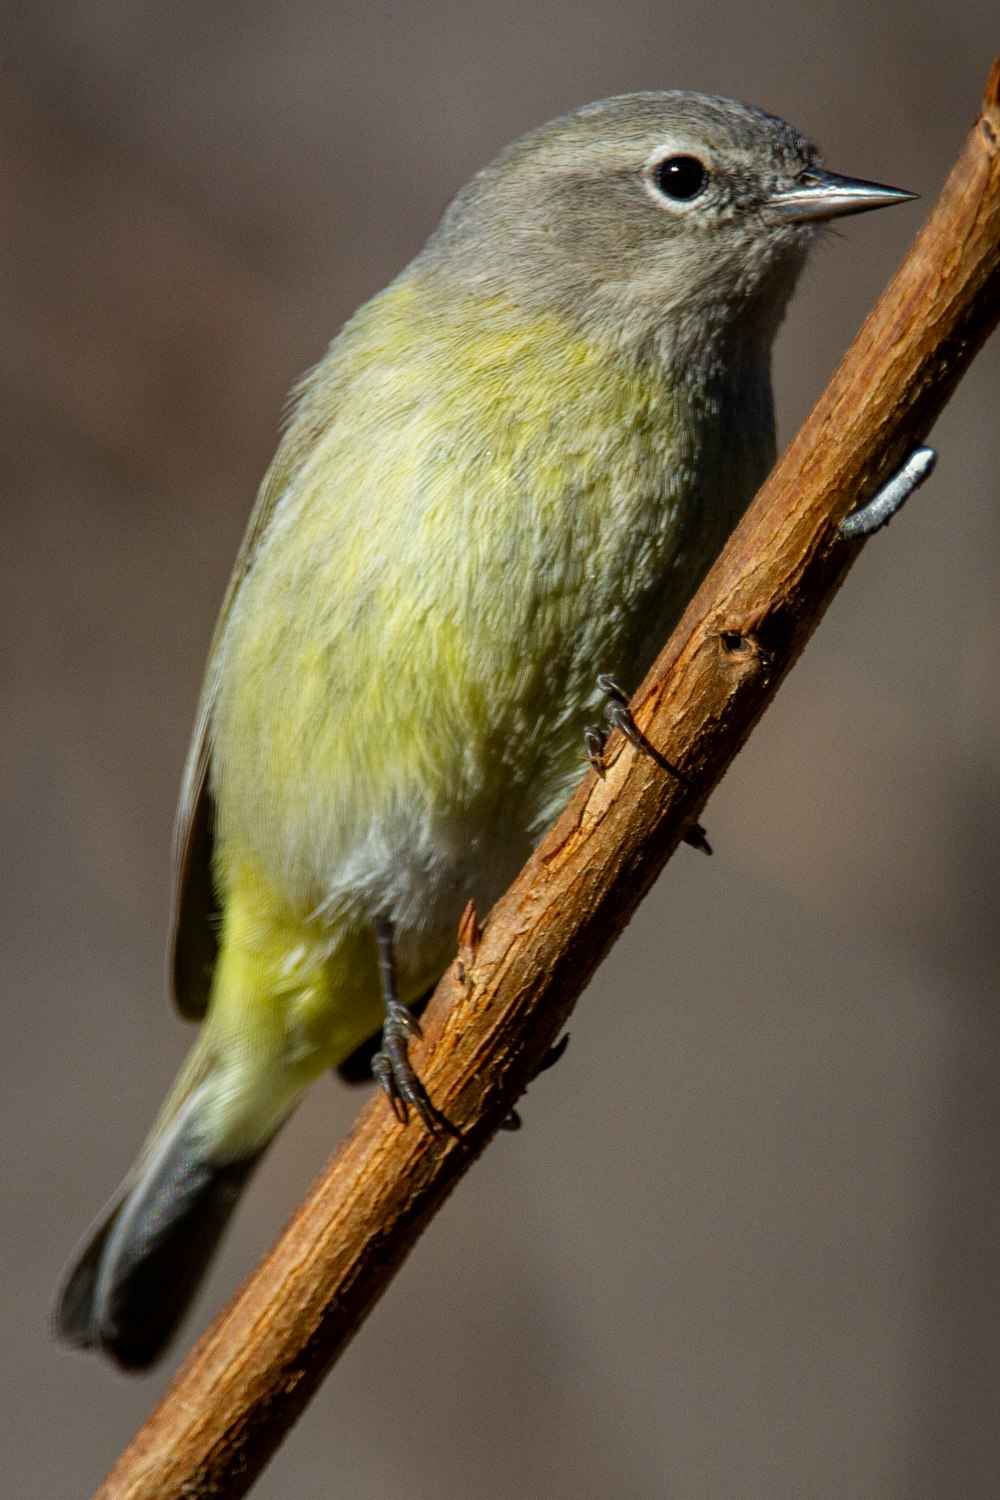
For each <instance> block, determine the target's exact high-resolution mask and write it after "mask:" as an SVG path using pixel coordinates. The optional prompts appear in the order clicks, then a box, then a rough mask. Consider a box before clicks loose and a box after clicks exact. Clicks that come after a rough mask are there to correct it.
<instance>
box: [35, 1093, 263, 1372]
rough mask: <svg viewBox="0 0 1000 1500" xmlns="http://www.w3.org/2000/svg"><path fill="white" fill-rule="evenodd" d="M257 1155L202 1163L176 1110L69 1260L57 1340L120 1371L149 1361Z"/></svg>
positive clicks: (184, 1115) (185, 1302)
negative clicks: (93, 1354)
mask: <svg viewBox="0 0 1000 1500" xmlns="http://www.w3.org/2000/svg"><path fill="white" fill-rule="evenodd" d="M265 1149H266V1147H264V1148H261V1150H260V1151H257V1152H255V1153H254V1154H253V1155H252V1156H250V1157H244V1158H242V1159H240V1160H238V1161H231V1162H223V1163H216V1162H212V1161H209V1160H206V1159H205V1155H204V1148H203V1146H202V1145H201V1143H200V1139H199V1132H198V1131H197V1130H196V1129H195V1127H194V1123H193V1120H192V1111H191V1110H190V1109H184V1110H182V1111H181V1113H180V1115H179V1117H178V1119H177V1121H176V1124H175V1125H174V1127H173V1128H171V1129H168V1130H167V1132H166V1134H165V1135H164V1137H163V1138H162V1139H161V1140H160V1141H159V1142H158V1143H157V1146H156V1149H155V1150H154V1151H153V1152H152V1154H151V1155H150V1157H149V1158H148V1159H147V1160H146V1161H145V1162H143V1163H142V1164H141V1166H140V1168H139V1171H138V1174H137V1176H136V1177H135V1179H132V1180H129V1181H127V1182H126V1184H125V1185H124V1187H123V1189H122V1190H121V1192H120V1193H119V1194H118V1196H117V1198H116V1199H115V1200H114V1201H113V1203H112V1204H111V1206H110V1208H109V1209H108V1210H107V1212H106V1213H105V1214H104V1216H103V1218H102V1219H101V1220H100V1222H99V1223H98V1224H97V1226H96V1227H95V1229H93V1230H92V1231H91V1233H90V1235H89V1236H88V1238H87V1240H86V1241H85V1243H84V1245H83V1248H82V1249H81V1250H80V1252H79V1253H78V1255H77V1257H76V1259H75V1260H74V1262H73V1265H72V1268H71V1270H70V1272H69V1275H68V1276H67V1278H66V1281H65V1282H64V1284H63V1288H62V1291H61V1292H60V1294H59V1300H58V1303H57V1306H56V1329H57V1332H58V1333H59V1336H60V1337H61V1338H62V1339H64V1340H65V1341H66V1342H67V1343H69V1344H74V1345H76V1346H77V1347H78V1348H83V1349H99V1350H100V1351H101V1352H102V1353H104V1354H106V1355H108V1356H109V1357H110V1358H111V1359H113V1360H115V1361H116V1363H117V1364H119V1365H120V1366H121V1367H122V1368H123V1369H125V1370H142V1369H146V1368H147V1367H148V1366H149V1365H151V1364H153V1363H154V1362H155V1361H156V1360H157V1359H158V1358H159V1356H160V1354H162V1352H163V1350H164V1349H165V1348H166V1346H167V1344H168V1343H169V1342H170V1340H171V1338H172V1337H173V1335H174V1333H175V1332H176V1330H177V1327H178V1325H179V1323H180V1322H181V1319H182V1318H183V1317H184V1314H185V1312H186V1311H187V1309H188V1306H189V1305H190V1303H191V1300H192V1298H193V1297H194V1295H195V1292H196V1291H197V1289H198V1286H199V1284H200V1282H201V1279H202V1277H203V1275H204V1274H205V1271H206V1269H207V1267H208V1263H209V1261H210V1260H211V1257H212V1253H213V1251H214V1250H215V1248H216V1246H217V1245H218V1243H219V1240H220V1238H221V1237H222V1233H223V1230H224V1229H225V1227H226V1224H227V1223H228V1221H229V1216H230V1214H231V1213H232V1211H233V1208H234V1207H235V1206H236V1201H237V1199H238V1197H239V1195H240V1192H241V1191H242V1189H243V1187H244V1186H245V1184H246V1182H247V1181H248V1179H249V1178H250V1176H251V1174H252V1173H253V1170H254V1168H255V1167H256V1165H257V1163H258V1162H259V1161H260V1158H261V1156H262V1155H263V1153H264V1150H265Z"/></svg>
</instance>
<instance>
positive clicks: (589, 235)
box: [417, 91, 911, 344]
mask: <svg viewBox="0 0 1000 1500" xmlns="http://www.w3.org/2000/svg"><path fill="white" fill-rule="evenodd" d="M910 196H911V195H910V194H908V193H903V192H901V191H899V190H898V189H895V188H885V187H881V186H880V185H878V184H874V183H864V182H861V181H858V180H856V179H852V178H843V177H838V176H836V175H835V174H833V173H829V172H825V171H824V170H823V168H822V166H821V163H820V158H819V156H818V154H817V152H816V149H815V147H814V146H812V145H811V144H810V143H809V141H807V140H805V139H804V137H803V136H801V135H799V133H798V132H797V131H796V130H793V129H792V127H791V126H790V125H787V124H785V122H784V121H783V120H779V119H776V118H775V117H774V116H773V115H767V114H764V113H763V112H762V111H760V110H756V109H751V108H750V107H749V106H748V105H745V104H738V103H735V102H734V101H732V100H730V99H718V98H712V97H710V96H708V95H705V94H692V93H685V92H680V91H674V92H669V93H641V94H624V95H621V96H619V97H617V98H612V99H603V100H600V101H598V102H597V103H596V104H589V105H586V106H585V107H584V108H583V109H579V110H577V111H576V112H575V113H573V114H569V115H564V116H563V117H562V118H560V119H557V120H553V121H551V122H550V123H549V124H547V125H543V126H541V127H540V128H539V129H537V130H533V131H531V133H530V134H528V135H526V136H524V137H523V138H522V139H521V140H519V141H515V142H514V144H513V145H512V146H509V147H508V148H507V149H506V150H505V151H504V152H502V153H501V155H500V156H499V157H497V159H496V161H494V162H493V163H492V164H491V165H490V166H488V167H485V168H484V169H483V170H482V171H481V172H479V173H478V174H477V175H476V176H475V177H474V178H473V179H472V181H471V182H470V183H468V185H467V186H466V187H465V188H463V189H462V191H461V192H460V193H459V194H458V196H457V197H456V198H455V200H454V202H453V203H452V204H451V206H450V208H449V209H448V211H447V212H446V214H445V216H444V219H443V221H442V223H441V226H440V228H439V229H438V230H437V231H436V233H435V234H434V235H433V236H432V238H431V239H430V241H429V242H428V244H427V246H426V248H425V250H424V252H423V254H422V255H421V257H420V258H419V260H418V263H417V264H418V265H419V266H420V267H421V268H422V269H423V270H424V271H426V272H431V273H433V272H434V271H443V273H444V274H446V275H447V277H448V280H449V283H450V284H451V285H454V284H455V283H456V282H458V283H459V284H463V285H466V286H467V287H469V288H470V289H475V290H477V291H478V292H480V293H486V294H491V293H492V294H498V295H502V296H507V297H512V298H514V299H515V300H517V301H519V302H522V303H528V304H531V305H542V306H545V307H549V308H552V309H553V310H556V309H558V310H559V311H562V312H563V313H564V314H566V315H568V316H570V317H572V318H573V319H574V320H575V321H577V322H579V323H581V324H582V325H584V326H586V327H588V328H590V329H592V330H595V329H596V330H598V331H601V332H605V333H609V334H611V335H612V336H615V337H617V338H618V339H620V340H622V341H624V342H626V343H629V344H636V343H639V342H643V341H645V340H647V339H648V338H650V337H655V336H656V335H657V334H658V333H659V334H660V335H661V336H662V335H663V334H664V332H666V333H667V334H669V336H670V338H671V340H672V341H675V340H677V339H678V338H679V339H680V342H681V343H682V344H683V343H687V342H688V338H686V337H685V336H684V335H685V331H687V333H688V335H689V337H694V338H697V339H699V340H700V341H702V342H704V341H705V340H706V339H708V340H709V341H710V342H711V341H712V336H713V334H732V333H739V332H740V331H741V330H742V333H743V334H744V335H749V336H750V338H751V339H752V340H756V339H760V340H763V341H765V342H767V343H769V342H770V339H771V337H772V336H773V334H774V331H775V329H776V327H777V324H778V322H779V321H780V318H781V315H782V313H783V311H784V307H785V304H786V302H787V300H788V297H789V295H790V293H791V291H792V288H793V286H794V284H795V279H796V277H797V275H798V272H799V270H800V268H801V265H802V262H803V259H804V257H805V253H806V251H807V249H808V247H809V245H810V243H811V241H812V239H813V237H814V235H815V233H816V226H817V224H818V222H819V221H820V220H822V219H827V218H832V217H834V216H836V215H840V214H845V213H857V212H859V211H861V210H863V209H866V208H877V207H881V206H882V205H884V204H888V203H893V202H897V201H899V200H902V199H904V198H908V197H910Z"/></svg>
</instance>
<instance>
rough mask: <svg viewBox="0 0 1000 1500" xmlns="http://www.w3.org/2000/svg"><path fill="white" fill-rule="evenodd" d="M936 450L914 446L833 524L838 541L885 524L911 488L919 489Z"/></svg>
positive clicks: (907, 498) (856, 536) (935, 455)
mask: <svg viewBox="0 0 1000 1500" xmlns="http://www.w3.org/2000/svg"><path fill="white" fill-rule="evenodd" d="M936 463H937V454H936V453H935V451H934V449H933V448H926V447H920V448H914V450H913V452H912V453H911V454H910V456H909V458H908V459H907V460H906V462H905V463H904V464H901V465H900V467H899V468H898V469H897V470H896V472H895V474H893V476H892V478H891V479H889V480H888V481H887V482H886V483H885V484H884V485H883V486H882V488H881V489H880V490H879V491H878V493H877V494H876V495H874V496H873V497H872V499H871V500H869V501H868V503H867V504H866V505H862V506H860V507H859V509H857V510H855V511H852V512H851V514H850V515H849V516H847V517H845V519H844V520H843V521H841V523H840V526H839V527H838V528H837V537H838V539H839V540H840V541H842V542H846V541H854V540H855V539H856V538H858V537H865V536H873V535H874V533H875V532H876V531H881V529H882V527H883V526H888V524H889V522H890V521H891V520H892V518H893V516H894V515H895V514H896V513H897V511H900V510H902V508H903V506H904V505H905V504H906V502H907V500H909V498H910V496H911V495H912V494H913V491H914V490H916V489H919V487H920V486H921V485H922V484H923V482H924V480H925V479H926V478H927V477H928V475H929V474H930V473H931V472H932V471H933V468H934V465H935V464H936Z"/></svg>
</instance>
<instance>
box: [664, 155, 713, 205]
mask: <svg viewBox="0 0 1000 1500" xmlns="http://www.w3.org/2000/svg"><path fill="white" fill-rule="evenodd" d="M653 180H654V182H655V183H656V186H657V187H658V188H659V190H660V192H661V193H662V194H663V195H664V197H665V198H675V199H677V201H678V202H681V203H687V202H688V201H689V200H690V199H691V198H697V196H698V194H699V193H701V192H703V191H704V188H705V184H706V182H707V181H708V173H707V172H706V170H705V168H704V166H703V165H702V163H701V162H700V161H699V160H698V158H697V157H696V156H668V157H667V158H666V160H665V161H661V162H658V163H657V165H656V167H655V168H654V169H653Z"/></svg>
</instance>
